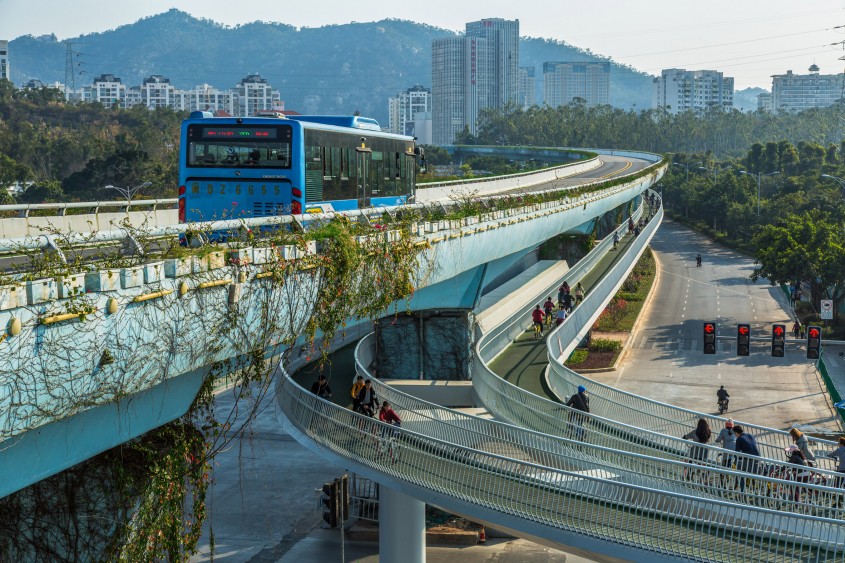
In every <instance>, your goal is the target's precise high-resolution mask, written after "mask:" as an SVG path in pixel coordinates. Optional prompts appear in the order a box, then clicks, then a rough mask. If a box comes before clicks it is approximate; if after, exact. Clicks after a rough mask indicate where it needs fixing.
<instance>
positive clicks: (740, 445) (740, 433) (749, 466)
mask: <svg viewBox="0 0 845 563" xmlns="http://www.w3.org/2000/svg"><path fill="white" fill-rule="evenodd" d="M734 434H736V451H737V453H741V454H746V456H753V457H738V459H737V464H736V468H737V469H738V470H739V471H744V472H746V473H754V474H756V473H757V460H756V459H754V458H758V457H760V450H758V449H757V441H756V440H755V439H754V436H752V435H751V434H746V433H745V430H744V429H743V428H742V426H740V425H739V424H736V425H734ZM739 488H740V490H741V491H745V479H740V480H739Z"/></svg>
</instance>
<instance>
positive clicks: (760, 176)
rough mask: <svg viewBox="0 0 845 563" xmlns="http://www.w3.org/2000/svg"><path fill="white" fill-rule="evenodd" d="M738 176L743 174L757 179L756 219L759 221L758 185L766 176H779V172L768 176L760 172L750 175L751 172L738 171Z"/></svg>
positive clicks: (770, 173)
mask: <svg viewBox="0 0 845 563" xmlns="http://www.w3.org/2000/svg"><path fill="white" fill-rule="evenodd" d="M739 173H740V174H745V175H746V176H751V177H752V178H757V219H758V220H759V219H760V183H761V182H762V181H763V178H764V177H766V176H774V175H775V174H780V172H769V173H768V174H763V173H762V172H758V173H757V174H752V173H751V172H746V171H745V170H740V171H739Z"/></svg>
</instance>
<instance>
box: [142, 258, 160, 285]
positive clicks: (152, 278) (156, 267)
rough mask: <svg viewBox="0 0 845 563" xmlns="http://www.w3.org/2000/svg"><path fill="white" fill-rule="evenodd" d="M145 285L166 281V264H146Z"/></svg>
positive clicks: (144, 266)
mask: <svg viewBox="0 0 845 563" xmlns="http://www.w3.org/2000/svg"><path fill="white" fill-rule="evenodd" d="M142 267H143V268H144V283H158V282H160V281H161V280H163V279H164V262H150V263H149V264H144V265H143V266H142Z"/></svg>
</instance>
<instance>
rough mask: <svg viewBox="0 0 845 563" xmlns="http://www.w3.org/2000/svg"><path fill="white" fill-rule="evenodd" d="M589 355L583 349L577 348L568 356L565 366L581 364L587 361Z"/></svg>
mask: <svg viewBox="0 0 845 563" xmlns="http://www.w3.org/2000/svg"><path fill="white" fill-rule="evenodd" d="M589 355H590V352H589V351H587V350H584V349H583V348H579V349H577V350H575V351H574V352H572V355H570V356H569V359H568V360H567V361H566V364H567V365H572V366H575V365H578V364H583V363H584V362H586V361H587V356H589Z"/></svg>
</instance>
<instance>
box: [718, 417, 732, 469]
mask: <svg viewBox="0 0 845 563" xmlns="http://www.w3.org/2000/svg"><path fill="white" fill-rule="evenodd" d="M714 443H715V444H719V445H721V446H722V448H724V449H725V450H726V451H729V452H734V451H736V434H734V421H733V419H730V418H729V419H727V420H726V421H725V427H724V428H722V429H721V430H720V431H719V435H718V436H716V440H715V441H714ZM733 457H734V456H733V455H731V454H728V453H723V454H722V467H730V466H731V464H732V463H733Z"/></svg>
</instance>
